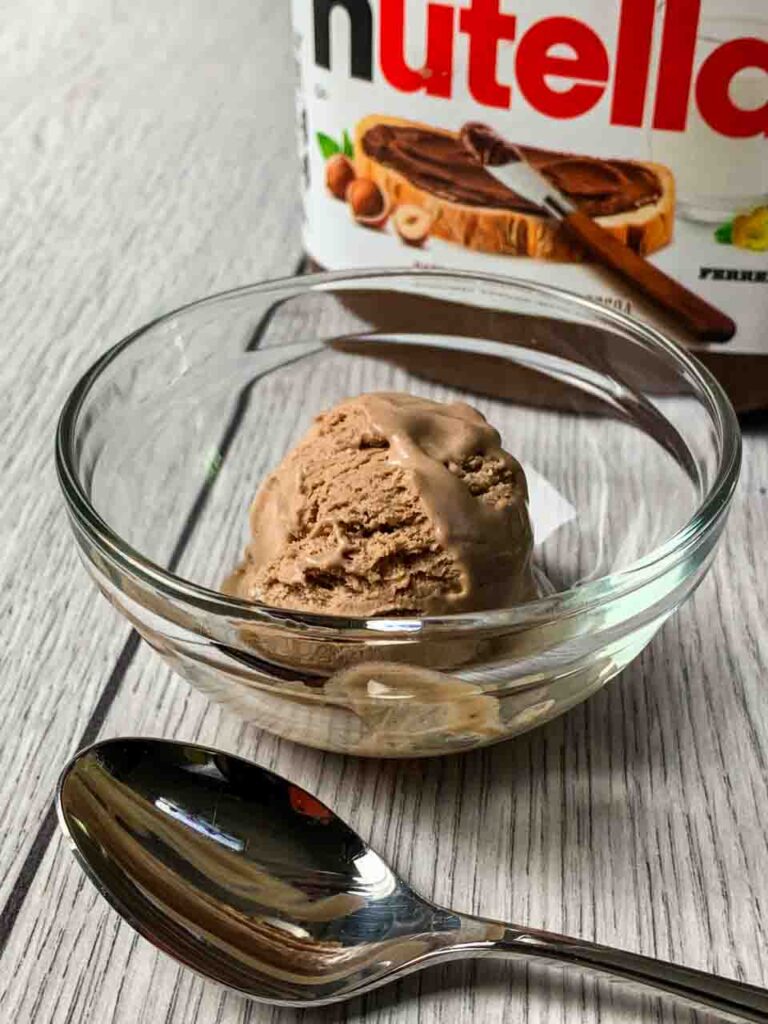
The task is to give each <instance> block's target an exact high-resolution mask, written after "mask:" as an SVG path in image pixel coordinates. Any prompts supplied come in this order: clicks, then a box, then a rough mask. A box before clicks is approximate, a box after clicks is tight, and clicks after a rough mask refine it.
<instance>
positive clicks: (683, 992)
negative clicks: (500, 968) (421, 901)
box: [478, 927, 768, 1024]
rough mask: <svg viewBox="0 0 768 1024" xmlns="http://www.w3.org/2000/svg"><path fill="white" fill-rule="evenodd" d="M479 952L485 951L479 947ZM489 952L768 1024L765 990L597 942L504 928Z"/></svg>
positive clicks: (726, 1016) (738, 1018)
mask: <svg viewBox="0 0 768 1024" xmlns="http://www.w3.org/2000/svg"><path fill="white" fill-rule="evenodd" d="M486 948H487V947H486ZM478 953H480V955H483V953H482V951H481V950H478ZM488 953H489V954H490V955H491V956H495V955H501V956H513V957H516V958H517V957H526V958H529V959H531V958H532V959H536V960H542V961H550V962H554V963H558V964H565V965H569V966H572V967H580V968H581V969H582V970H585V971H589V972H592V973H598V974H603V975H610V976H611V977H613V978H617V979H621V980H622V981H625V982H628V983H630V984H632V985H642V986H645V987H647V988H651V989H655V990H656V992H657V993H665V994H667V995H670V996H673V997H675V998H677V999H681V1000H683V1001H685V1002H687V1003H688V1004H689V1005H691V1006H693V1007H695V1008H697V1009H702V1010H710V1011H715V1012H716V1013H719V1014H720V1015H721V1016H722V1017H724V1018H726V1019H731V1020H738V1021H745V1020H748V1021H759V1022H761V1024H766V1022H768V990H767V989H764V988H758V987H757V986H756V985H747V984H745V983H744V982H740V981H732V980H731V979H730V978H722V977H719V976H718V975H716V974H707V973H705V972H704V971H696V970H693V969H692V968H690V967H680V966H678V965H677V964H672V963H668V962H666V961H664V960H654V959H653V958H651V957H647V956H640V955H639V954H637V953H627V952H624V951H623V950H620V949H612V948H611V947H610V946H598V945H596V944H595V943H591V942H582V941H581V940H580V939H571V938H568V937H567V936H565V935H553V934H550V933H548V932H542V931H535V930H525V931H524V930H522V929H518V928H513V927H505V929H504V934H503V935H502V936H501V937H500V938H498V939H496V941H495V942H494V943H493V944H492V947H491V948H490V949H488Z"/></svg>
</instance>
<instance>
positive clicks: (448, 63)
mask: <svg viewBox="0 0 768 1024" xmlns="http://www.w3.org/2000/svg"><path fill="white" fill-rule="evenodd" d="M453 14H454V11H453V8H452V7H448V6H447V5H446V4H434V3H431V4H429V5H428V6H427V55H426V59H425V61H424V66H423V67H421V68H419V69H414V68H412V67H409V65H408V64H407V63H406V60H405V54H404V51H405V0H381V17H380V20H379V24H380V33H381V36H380V43H379V50H380V59H381V70H382V73H383V75H384V77H385V78H386V79H387V81H388V82H389V84H390V85H393V86H394V87H395V88H396V89H399V90H400V92H419V91H423V92H426V93H427V95H429V96H443V97H445V98H449V97H450V96H451V93H452V87H453Z"/></svg>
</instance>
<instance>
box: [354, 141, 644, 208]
mask: <svg viewBox="0 0 768 1024" xmlns="http://www.w3.org/2000/svg"><path fill="white" fill-rule="evenodd" d="M362 145H363V149H364V151H365V153H366V155H367V156H369V157H371V158H372V159H374V160H376V161H378V162H379V163H380V164H383V165H384V166H385V167H389V168H391V169H392V170H394V171H397V172H398V173H400V174H402V175H403V176H404V177H406V178H407V179H408V181H410V182H411V183H412V184H413V185H415V186H417V187H418V188H421V189H424V190H426V191H428V192H431V193H432V194H433V195H435V196H437V197H438V198H439V199H443V200H447V201H448V202H452V203H460V204H462V205H464V206H479V207H491V208H494V209H501V210H514V211H519V212H521V213H534V214H535V213H537V212H539V211H538V208H537V207H536V206H534V204H533V203H531V202H529V201H528V200H527V199H524V198H523V197H522V196H519V195H517V194H516V193H515V192H512V191H510V190H509V189H508V188H505V186H504V185H502V184H501V183H500V182H499V181H497V180H496V179H495V178H494V177H492V175H490V174H489V173H488V171H486V169H485V167H483V165H482V163H480V161H479V160H478V159H477V158H476V157H475V156H474V155H473V154H472V153H471V152H470V150H469V149H468V148H467V147H466V146H465V145H464V144H463V143H462V141H461V139H460V138H459V137H458V136H456V135H451V134H448V133H447V132H433V131H428V130H426V129H423V128H417V127H412V126H410V125H389V124H377V125H374V126H373V127H372V128H369V129H368V131H367V132H366V133H365V135H364V136H363V140H362ZM515 149H516V151H517V152H518V153H519V154H520V156H521V157H522V158H523V159H524V160H527V161H528V163H530V164H531V165H532V166H533V167H535V168H536V169H537V170H538V171H540V172H541V173H542V174H543V175H544V177H545V178H547V179H548V180H549V181H551V182H552V184H553V185H554V186H555V187H556V188H557V189H559V190H560V191H561V192H562V193H564V194H565V195H566V196H568V198H569V199H571V200H573V202H574V203H576V205H577V206H579V207H580V209H582V210H583V211H584V212H585V213H588V214H589V215H590V216H591V217H607V216H610V215H612V214H617V213H618V214H620V213H627V212H629V211H631V210H637V209H640V208H641V207H643V206H648V205H650V204H652V203H655V202H656V201H657V200H658V199H659V197H660V195H661V191H662V189H661V183H660V181H659V179H658V177H657V175H656V174H655V173H654V172H653V170H652V169H651V168H650V167H648V166H646V165H643V164H639V163H633V162H632V161H630V160H601V159H598V158H596V157H588V156H576V155H573V154H569V153H556V152H552V151H551V150H546V149H535V148H533V147H531V146H516V147H515Z"/></svg>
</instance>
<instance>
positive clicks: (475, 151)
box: [461, 122, 736, 342]
mask: <svg viewBox="0 0 768 1024" xmlns="http://www.w3.org/2000/svg"><path fill="white" fill-rule="evenodd" d="M461 140H462V142H463V144H464V146H465V147H466V148H467V149H468V150H469V151H470V153H472V155H473V156H474V157H475V159H477V160H478V161H479V162H480V163H482V164H483V166H484V167H485V168H486V170H487V171H488V173H489V174H492V175H493V177H494V178H496V180H497V181H499V182H501V184H502V185H505V186H506V187H507V188H508V189H509V190H510V191H511V192H514V193H516V194H517V195H519V196H522V197H523V198H524V199H527V200H529V201H530V202H532V203H535V204H536V205H537V206H538V207H539V208H540V209H541V210H543V211H544V212H545V213H547V214H549V216H551V217H554V218H556V219H557V220H559V221H560V222H561V223H562V224H563V226H564V227H565V228H567V229H568V230H569V231H570V232H571V233H572V234H573V235H575V236H576V238H578V240H579V241H580V242H581V244H582V245H583V247H584V248H585V249H586V250H587V251H588V252H589V253H590V254H591V255H592V256H593V257H595V258H596V259H597V260H599V261H600V263H602V264H603V265H604V266H607V267H609V268H610V269H611V270H613V271H614V272H615V273H617V274H619V275H620V276H621V277H622V278H623V279H624V280H625V281H627V282H628V283H629V284H630V285H632V286H633V287H635V288H636V289H637V290H638V291H640V292H642V293H643V295H645V296H647V297H648V298H649V299H651V301H652V302H654V303H655V304H656V305H657V306H660V307H661V308H662V309H664V310H665V311H666V312H667V313H668V314H669V315H670V316H672V317H673V318H674V319H675V320H677V321H678V323H681V324H682V325H683V326H684V327H686V328H687V329H688V331H690V333H691V334H692V335H693V336H694V337H695V338H696V339H698V340H699V341H708V342H713V341H719V342H724V341H730V339H731V338H732V337H733V336H734V334H735V333H736V324H735V323H734V321H733V320H732V319H731V318H730V317H729V316H727V315H726V314H725V313H723V312H722V311H721V310H719V309H717V308H716V307H715V306H712V305H710V303H708V302H706V301H705V300H704V299H702V298H701V297H700V296H699V295H696V294H695V293H694V292H692V291H690V290H689V289H688V288H686V287H685V286H684V285H682V284H680V282H679V281H676V280H675V279H674V278H672V277H669V275H667V274H665V273H664V272H663V271H662V270H659V268H658V267H656V266H654V265H653V264H652V263H650V262H649V261H648V260H646V259H644V258H643V257H642V256H639V255H638V254H637V253H636V252H635V251H634V250H633V249H630V248H629V246H627V245H624V244H623V243H622V242H620V241H619V240H618V239H617V238H615V237H614V236H613V235H612V234H611V233H610V232H609V231H606V230H605V229H604V228H602V227H601V226H600V224H598V223H597V221H595V220H593V219H592V218H591V217H589V216H588V215H587V214H586V213H584V212H583V211H581V210H579V209H578V207H576V206H575V205H574V204H573V203H572V202H571V200H570V199H568V198H566V196H564V195H563V194H562V192H560V191H559V190H558V189H557V188H556V187H555V186H554V185H553V184H552V183H551V182H550V181H548V180H547V178H545V177H544V175H543V174H541V173H540V172H539V171H537V170H536V169H535V168H534V167H532V166H531V165H530V164H529V163H528V162H527V161H526V160H525V159H524V158H523V156H522V153H521V152H520V150H519V149H518V148H517V147H516V146H515V145H513V144H512V143H510V142H507V141H506V140H505V139H503V138H501V136H499V135H498V134H497V133H496V132H495V131H494V130H493V129H492V128H489V127H488V126H487V125H484V124H478V123H475V122H470V123H468V124H465V125H464V127H463V128H462V129H461Z"/></svg>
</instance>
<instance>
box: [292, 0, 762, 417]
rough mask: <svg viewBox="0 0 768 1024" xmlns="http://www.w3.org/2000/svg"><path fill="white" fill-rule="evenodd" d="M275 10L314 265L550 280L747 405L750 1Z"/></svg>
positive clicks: (755, 210)
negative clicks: (486, 153)
mask: <svg viewBox="0 0 768 1024" xmlns="http://www.w3.org/2000/svg"><path fill="white" fill-rule="evenodd" d="M293 19H294V28H295V51H296V58H297V63H298V67H299V93H298V95H299V100H298V109H299V126H300V133H299V134H300V146H301V151H302V164H303V179H304V180H303V185H304V208H305V228H304V230H305V246H306V250H307V253H308V255H309V256H310V258H311V259H312V260H313V261H314V262H315V263H316V264H318V265H320V266H322V267H325V268H327V269H333V270H336V269H343V268H350V267H362V266H403V265H406V266H407V265H410V266H422V267H445V268H452V269H464V270H472V271H476V272H482V273H488V274H511V275H514V276H515V277H518V278H528V279H530V280H532V281H539V282H546V283H549V284H554V285H557V286H559V287H562V288H566V289H569V290H571V291H574V292H577V293H579V294H582V295H584V296H586V297H589V298H591V299H594V300H597V301H599V302H601V303H603V304H605V305H607V306H609V307H611V308H615V309H619V310H622V311H624V312H627V313H631V314H633V315H636V316H639V317H641V318H644V319H646V320H650V321H651V322H654V323H656V324H657V325H658V326H662V327H663V328H664V329H665V330H666V331H668V332H670V333H672V334H673V335H675V336H676V337H677V338H678V340H680V341H683V342H685V343H687V344H691V345H693V347H694V348H695V350H696V351H697V353H698V354H699V355H700V357H701V358H702V359H703V360H704V361H705V362H707V363H708V364H709V365H710V367H711V368H712V369H713V370H714V371H715V372H716V373H717V374H718V376H719V377H720V379H721V380H722V381H723V383H724V384H725V386H726V388H727V390H728V391H729V392H730V394H731V397H732V398H733V400H734V402H735V404H736V405H737V407H738V408H740V409H751V408H758V407H768V330H766V328H765V324H766V322H768V152H767V144H766V137H767V136H768V5H766V3H765V0H440V2H438V0H293ZM470 122H473V123H477V122H479V123H482V124H483V125H488V126H489V127H490V128H491V129H493V130H494V132H495V133H496V134H497V135H498V136H499V137H501V138H502V139H503V140H505V142H506V143H507V144H509V146H510V148H511V149H513V150H514V152H515V153H516V154H517V156H518V158H519V160H520V161H521V162H522V163H524V164H527V165H528V169H530V170H531V171H532V172H534V173H535V175H536V180H537V181H539V182H542V181H543V183H544V185H545V186H547V185H548V186H549V187H550V188H551V189H552V190H553V192H554V193H555V194H556V195H557V196H558V197H560V198H561V199H563V201H564V202H565V203H566V204H567V208H569V209H571V208H576V209H577V210H579V211H583V212H584V213H586V214H587V215H588V216H589V217H590V218H592V219H593V220H594V221H595V222H596V223H597V224H599V225H600V226H601V227H602V228H603V229H605V230H606V231H607V232H609V233H610V234H611V235H613V236H614V238H616V239H618V240H619V241H621V242H622V243H623V244H624V245H626V246H628V247H629V248H630V249H632V250H634V252H635V253H636V254H638V255H639V256H640V257H642V259H643V260H648V261H650V263H652V264H653V265H655V267H657V268H658V269H659V270H661V271H663V272H664V273H665V274H667V275H668V276H669V277H671V278H673V279H675V280H676V281H677V282H679V283H680V284H682V285H683V286H685V288H687V289H688V290H689V291H692V292H694V293H696V294H697V295H699V296H701V297H702V298H703V299H705V300H706V301H707V302H708V303H709V304H710V305H711V306H713V307H715V309H716V310H718V311H720V312H722V313H723V314H725V317H726V318H730V319H731V320H732V321H733V322H734V323H735V331H733V332H732V334H733V336H732V337H729V338H722V339H720V340H718V341H716V342H711V343H704V342H702V341H700V340H697V339H695V338H694V337H693V336H692V335H691V334H690V333H689V332H687V331H686V330H684V329H678V328H675V327H674V326H673V324H672V322H671V321H670V319H669V317H668V315H667V314H666V313H665V312H664V311H663V310H662V309H661V307H660V306H659V305H657V304H656V303H655V302H654V301H652V300H649V299H646V298H643V297H639V296H640V292H639V291H638V289H637V288H636V287H634V286H633V282H632V281H631V280H630V281H628V282H627V281H625V280H623V279H622V278H621V277H619V276H617V275H616V274H615V273H613V272H611V271H609V270H607V269H606V267H605V266H604V265H603V264H602V262H601V261H600V259H599V258H595V257H594V255H592V256H590V255H589V253H588V252H587V250H586V249H585V248H584V246H583V245H582V244H581V243H580V241H579V238H578V237H576V236H575V235H574V234H573V232H572V231H570V230H569V229H568V226H567V224H566V223H564V222H563V221H562V219H560V218H559V217H558V216H553V214H552V212H551V211H549V212H548V210H547V208H546V207H545V206H542V205H541V197H540V196H537V195H535V194H531V193H529V194H526V192H525V189H521V190H519V191H516V190H514V189H512V188H510V187H509V185H508V184H505V183H503V182H501V181H500V180H499V179H498V176H497V175H494V174H493V173H491V172H492V168H488V167H486V166H484V165H483V163H482V162H480V161H479V160H477V159H476V155H475V154H473V153H472V152H471V150H470V149H469V148H468V147H467V145H466V144H465V138H466V136H465V134H463V133H462V127H463V126H465V125H467V124H468V123H470ZM537 198H538V199H539V202H538V203H537Z"/></svg>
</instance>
